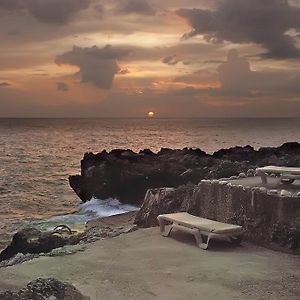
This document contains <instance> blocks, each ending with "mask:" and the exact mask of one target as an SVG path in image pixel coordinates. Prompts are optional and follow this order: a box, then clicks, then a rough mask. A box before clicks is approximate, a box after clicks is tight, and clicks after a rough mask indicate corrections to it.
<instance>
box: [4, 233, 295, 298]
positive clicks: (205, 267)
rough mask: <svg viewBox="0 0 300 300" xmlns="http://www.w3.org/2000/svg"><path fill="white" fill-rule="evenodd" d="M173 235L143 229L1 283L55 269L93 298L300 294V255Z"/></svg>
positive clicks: (40, 262) (8, 274)
mask: <svg viewBox="0 0 300 300" xmlns="http://www.w3.org/2000/svg"><path fill="white" fill-rule="evenodd" d="M173 237H175V238H174V239H168V238H164V237H162V236H161V235H160V234H159V229H158V228H151V229H144V230H138V231H136V232H132V233H130V234H127V235H122V236H119V237H116V238H113V239H109V240H104V241H99V242H96V243H94V244H91V245H89V247H88V249H87V250H86V251H85V252H83V253H76V254H74V255H70V256H63V257H41V258H38V259H35V260H33V261H30V262H27V263H24V264H22V265H16V266H13V267H8V268H5V269H0V278H1V279H0V290H3V289H19V288H21V287H23V286H25V285H26V284H27V283H28V282H29V281H31V280H33V279H36V278H37V277H44V278H46V277H55V278H57V279H59V280H63V281H67V282H70V283H72V284H74V285H75V286H76V287H77V288H78V289H79V290H80V291H81V292H82V293H83V294H84V295H87V296H90V297H91V299H106V300H110V299H118V300H120V299H121V300H122V299H132V300H134V299H137V300H142V299H164V300H168V299H170V300H171V299H172V300H176V299H177V300H181V299H192V300H193V299H197V300H199V299H202V300H208V299H212V300H215V299H222V300H227V299H228V300H229V299H230V300H232V299H235V300H237V299H240V300H245V299H247V300H252V299H253V300H254V299H255V300H257V299H261V300H264V299H268V300H270V299H276V300H279V299H282V300H283V299H285V300H286V299H289V300H296V299H297V300H298V299H300V289H299V286H300V257H299V256H293V255H289V254H284V253H280V252H273V251H271V250H267V249H265V248H260V247H255V246H252V245H249V244H243V243H242V246H240V247H233V246H231V244H230V243H222V242H214V241H213V242H212V245H211V250H209V251H203V250H200V249H199V248H197V247H196V246H195V243H194V240H193V237H192V236H190V235H186V234H182V233H181V234H180V233H176V232H175V233H174V234H173Z"/></svg>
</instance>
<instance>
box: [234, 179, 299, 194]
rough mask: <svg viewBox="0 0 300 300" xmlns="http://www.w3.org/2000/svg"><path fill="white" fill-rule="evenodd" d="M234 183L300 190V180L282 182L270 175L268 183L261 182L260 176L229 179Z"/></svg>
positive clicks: (296, 191)
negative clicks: (289, 182)
mask: <svg viewBox="0 0 300 300" xmlns="http://www.w3.org/2000/svg"><path fill="white" fill-rule="evenodd" d="M229 182H231V183H232V184H236V185H243V186H249V187H265V188H267V189H269V190H274V189H276V190H279V191H280V190H287V191H290V192H291V193H293V194H296V193H298V192H300V180H295V181H294V182H293V183H291V184H288V183H281V182H280V181H279V178H276V177H269V176H268V183H267V184H266V185H263V184H262V182H261V178H260V177H259V176H255V177H246V178H239V179H234V180H229Z"/></svg>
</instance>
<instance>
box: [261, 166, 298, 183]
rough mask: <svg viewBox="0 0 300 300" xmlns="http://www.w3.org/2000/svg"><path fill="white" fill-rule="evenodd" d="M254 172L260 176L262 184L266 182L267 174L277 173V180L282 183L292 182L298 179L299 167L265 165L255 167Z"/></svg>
mask: <svg viewBox="0 0 300 300" xmlns="http://www.w3.org/2000/svg"><path fill="white" fill-rule="evenodd" d="M256 174H257V175H259V176H260V177H261V181H262V183H263V184H267V183H268V181H267V176H268V174H279V175H280V178H279V182H282V183H293V182H294V181H295V180H297V179H300V168H296V167H277V166H266V167H261V168H256Z"/></svg>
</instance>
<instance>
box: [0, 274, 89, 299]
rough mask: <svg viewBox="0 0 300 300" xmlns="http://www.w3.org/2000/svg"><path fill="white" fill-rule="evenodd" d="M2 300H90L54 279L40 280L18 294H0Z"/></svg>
mask: <svg viewBox="0 0 300 300" xmlns="http://www.w3.org/2000/svg"><path fill="white" fill-rule="evenodd" d="M0 299H1V300H33V299H34V300H47V299H48V300H50V299H56V300H89V299H90V297H86V296H83V295H82V294H81V293H80V292H79V291H78V290H77V289H76V288H75V287H74V286H72V285H71V284H69V283H65V282H61V281H58V280H56V279H53V278H49V279H42V278H39V279H37V280H34V281H32V282H30V283H28V284H27V287H25V288H23V289H21V290H20V291H18V292H11V291H6V292H0Z"/></svg>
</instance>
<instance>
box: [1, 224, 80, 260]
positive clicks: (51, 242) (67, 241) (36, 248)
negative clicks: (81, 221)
mask: <svg viewBox="0 0 300 300" xmlns="http://www.w3.org/2000/svg"><path fill="white" fill-rule="evenodd" d="M79 240H80V235H61V234H57V233H53V232H41V231H39V230H37V229H34V228H26V229H23V230H21V231H19V232H17V233H16V234H15V235H14V236H13V240H12V242H11V244H10V245H9V246H8V247H6V248H5V249H4V250H3V251H2V252H1V253H0V262H1V261H3V260H7V259H10V258H11V257H13V256H14V255H16V254H17V253H23V254H27V253H31V254H34V253H48V252H50V251H51V250H52V249H55V248H59V247H62V246H65V245H75V244H77V243H78V242H79Z"/></svg>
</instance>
